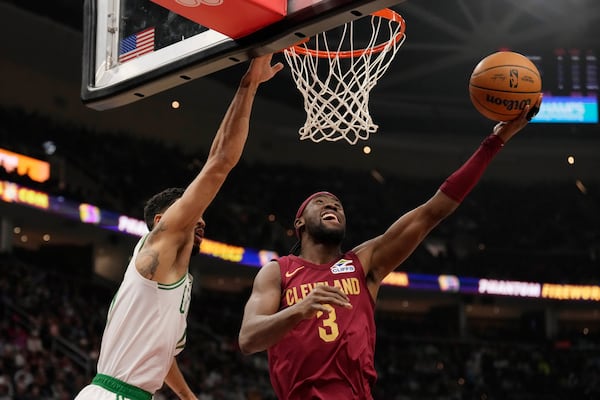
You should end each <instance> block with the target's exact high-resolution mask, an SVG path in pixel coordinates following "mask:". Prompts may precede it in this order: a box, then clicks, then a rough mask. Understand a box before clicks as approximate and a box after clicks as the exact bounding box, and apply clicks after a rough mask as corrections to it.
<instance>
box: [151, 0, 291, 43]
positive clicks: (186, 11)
mask: <svg viewBox="0 0 600 400" xmlns="http://www.w3.org/2000/svg"><path fill="white" fill-rule="evenodd" d="M152 1H153V2H154V3H156V4H160V5H161V6H163V7H165V8H167V9H169V10H171V11H173V12H174V13H176V14H178V15H181V16H182V17H185V18H187V19H190V20H192V21H194V22H196V23H197V24H200V25H202V26H205V27H207V28H210V29H212V30H214V31H217V32H219V33H222V34H224V35H227V36H229V37H230V38H233V39H239V38H242V37H244V36H247V35H249V34H251V33H253V32H256V31H257V30H259V29H262V28H264V27H266V26H269V25H271V24H272V23H274V22H277V21H279V20H281V19H283V17H285V15H286V14H287V0H152Z"/></svg>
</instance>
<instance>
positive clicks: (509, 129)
mask: <svg viewBox="0 0 600 400" xmlns="http://www.w3.org/2000/svg"><path fill="white" fill-rule="evenodd" d="M542 98H543V95H542V94H540V96H539V97H538V100H537V102H536V103H535V104H534V105H533V106H526V107H525V109H523V112H522V113H521V115H519V117H518V118H516V119H514V120H512V121H508V122H500V123H499V124H497V125H496V126H495V127H494V133H495V134H496V135H498V136H499V137H500V138H501V139H502V140H503V141H504V143H506V142H508V141H509V140H510V139H511V138H512V137H513V136H514V135H516V134H517V133H518V132H519V131H520V130H521V129H523V128H524V127H525V126H526V125H527V124H528V123H529V121H531V119H532V118H533V117H534V116H535V115H536V114H537V113H538V111H539V110H540V106H541V105H542Z"/></svg>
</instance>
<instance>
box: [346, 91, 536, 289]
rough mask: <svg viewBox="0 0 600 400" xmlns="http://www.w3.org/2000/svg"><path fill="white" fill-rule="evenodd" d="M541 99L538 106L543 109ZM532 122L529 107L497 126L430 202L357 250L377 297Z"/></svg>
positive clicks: (411, 212) (370, 287) (409, 213)
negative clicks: (387, 279) (388, 278)
mask: <svg viewBox="0 0 600 400" xmlns="http://www.w3.org/2000/svg"><path fill="white" fill-rule="evenodd" d="M540 103H541V96H540V98H539V100H538V103H537V104H536V106H535V107H537V108H539V105H540ZM530 119H531V114H530V110H529V107H526V108H525V110H523V113H522V114H521V115H520V116H519V118H517V119H515V120H513V121H510V122H501V123H499V124H497V125H496V126H495V127H494V131H493V133H492V134H491V135H490V136H488V137H487V138H486V139H485V140H484V141H483V142H482V144H481V146H480V147H479V148H478V149H477V150H476V151H475V153H473V155H472V156H471V157H470V158H469V160H467V161H466V162H465V163H464V164H463V165H462V166H461V167H460V168H459V169H458V170H457V171H455V172H454V173H453V174H452V175H450V176H449V177H448V179H446V181H445V182H444V183H443V184H442V185H441V186H440V189H439V190H438V191H437V192H436V193H435V194H434V195H433V197H432V198H430V199H429V200H428V201H427V202H425V203H424V204H422V205H420V206H419V207H417V208H415V209H414V210H412V211H409V212H408V213H406V214H404V215H403V216H402V217H400V218H399V219H398V220H397V221H396V222H394V224H392V226H390V227H389V228H388V230H387V231H386V232H385V233H383V234H382V235H380V236H378V237H376V238H374V239H371V240H369V241H367V242H365V243H363V244H362V245H360V246H358V247H357V248H355V249H354V250H355V252H356V253H357V255H358V257H359V258H360V260H361V262H362V264H363V266H364V268H365V273H366V274H367V281H368V282H369V289H370V291H371V295H372V296H373V298H375V297H376V295H377V290H378V289H379V285H380V284H381V281H382V280H383V279H384V278H385V277H386V276H387V275H388V274H389V273H390V272H392V271H393V270H394V269H395V268H396V267H398V266H399V265H400V264H401V263H402V262H404V260H406V258H408V257H409V256H410V254H412V252H413V251H414V250H415V249H416V248H417V246H418V245H419V244H420V243H421V242H422V241H423V239H424V238H425V237H426V236H427V234H428V233H429V232H430V231H431V230H432V229H433V228H434V227H435V226H437V225H438V224H439V223H440V222H441V221H442V220H443V219H444V218H446V217H447V216H449V215H450V214H451V213H452V212H453V211H454V210H456V208H457V207H458V206H459V204H460V203H461V202H462V200H463V199H464V198H465V196H467V194H468V193H469V192H470V191H471V190H472V189H473V187H474V186H475V185H476V184H477V182H478V181H479V179H480V177H481V175H483V173H484V171H485V169H486V168H487V166H488V165H489V163H490V162H491V161H492V159H493V158H494V156H495V155H496V153H497V152H498V151H500V149H501V148H502V147H503V146H504V144H505V143H506V142H507V141H508V140H510V139H511V138H512V137H513V136H514V135H515V134H516V133H517V132H519V131H520V130H521V129H523V128H524V127H525V126H526V125H527V123H528V121H529V120H530Z"/></svg>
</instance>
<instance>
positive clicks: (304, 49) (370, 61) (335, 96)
mask: <svg viewBox="0 0 600 400" xmlns="http://www.w3.org/2000/svg"><path fill="white" fill-rule="evenodd" d="M363 22H364V21H363ZM355 25H357V22H354V21H350V22H348V23H346V24H344V25H343V26H341V27H340V28H339V29H338V31H339V32H340V33H339V44H338V45H336V46H335V48H334V49H330V44H329V39H328V35H330V36H329V37H331V35H332V32H333V31H327V32H323V33H320V34H318V35H316V36H315V37H313V38H310V39H308V40H306V41H304V42H302V43H300V44H297V45H294V46H291V47H289V48H287V49H285V50H284V55H285V59H286V61H287V63H288V65H289V67H290V70H291V71H292V77H293V78H294V81H295V82H296V87H297V88H298V90H299V91H300V93H302V95H303V97H304V109H305V110H306V115H307V117H306V122H305V123H304V126H303V127H302V128H300V130H299V134H300V139H301V140H305V139H311V140H312V141H314V142H321V141H323V140H327V141H332V142H334V141H338V140H340V139H345V140H346V141H348V143H350V144H352V145H353V144H356V143H357V142H358V140H366V139H368V138H369V135H370V134H371V133H375V132H376V131H377V128H378V126H377V125H376V124H375V123H373V120H372V118H371V115H370V113H369V93H370V92H371V89H373V88H374V87H375V85H376V84H377V81H378V80H379V78H381V76H383V74H384V73H385V71H386V70H387V69H388V67H389V66H390V64H391V62H392V60H393V59H394V57H395V55H396V53H397V52H398V50H399V49H400V47H401V46H402V44H403V43H404V40H405V38H406V35H405V34H404V30H405V22H404V19H403V18H402V17H401V16H400V14H398V13H396V12H395V11H393V10H391V9H388V8H386V9H383V10H380V11H377V12H375V13H373V14H371V15H370V26H371V33H370V36H371V37H370V39H369V40H368V42H366V43H364V45H362V46H361V45H360V44H361V43H360V40H361V39H363V37H364V38H365V39H366V37H365V36H368V35H364V33H359V32H357V31H358V29H357V27H356V26H355ZM386 26H387V28H385V27H386ZM382 37H383V38H382ZM355 45H359V47H360V48H359V49H355ZM309 46H311V47H310V48H309ZM343 47H344V48H348V47H349V50H342V48H343Z"/></svg>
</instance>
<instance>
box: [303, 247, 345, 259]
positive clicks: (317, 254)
mask: <svg viewBox="0 0 600 400" xmlns="http://www.w3.org/2000/svg"><path fill="white" fill-rule="evenodd" d="M341 255H342V250H341V248H340V246H331V245H324V244H310V245H307V246H302V247H301V249H300V254H299V255H298V257H300V258H303V259H305V260H306V261H310V262H311V263H313V264H328V263H330V262H332V261H336V260H338V259H339V258H340V257H341Z"/></svg>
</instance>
